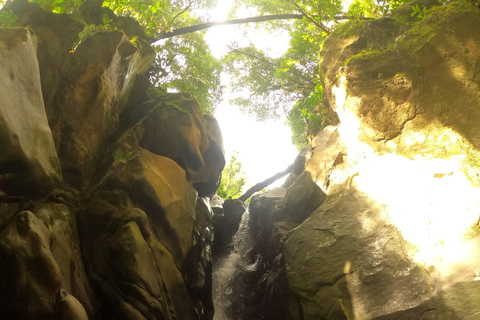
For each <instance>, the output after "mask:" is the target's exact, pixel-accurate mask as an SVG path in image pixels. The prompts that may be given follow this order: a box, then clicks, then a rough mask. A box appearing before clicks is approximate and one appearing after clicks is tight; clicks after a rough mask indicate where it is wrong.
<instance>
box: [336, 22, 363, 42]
mask: <svg viewBox="0 0 480 320" xmlns="http://www.w3.org/2000/svg"><path fill="white" fill-rule="evenodd" d="M364 23H365V20H350V21H348V22H346V23H344V24H342V25H341V26H339V27H338V28H337V29H335V33H334V35H335V36H337V37H340V38H347V37H351V36H355V35H359V34H360V32H361V31H362V27H363V25H364Z"/></svg>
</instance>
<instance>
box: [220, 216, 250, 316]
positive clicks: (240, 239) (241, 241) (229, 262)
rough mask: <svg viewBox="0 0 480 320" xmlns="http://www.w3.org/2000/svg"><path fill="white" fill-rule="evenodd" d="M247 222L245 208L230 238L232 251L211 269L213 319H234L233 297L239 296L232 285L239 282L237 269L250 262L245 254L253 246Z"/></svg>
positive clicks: (236, 302)
mask: <svg viewBox="0 0 480 320" xmlns="http://www.w3.org/2000/svg"><path fill="white" fill-rule="evenodd" d="M249 222H250V214H249V212H248V210H246V211H245V212H244V213H243V216H242V220H241V221H240V226H239V228H238V231H237V233H236V234H235V236H234V237H233V239H232V243H231V244H232V251H231V252H230V254H229V255H228V256H226V257H223V258H221V259H219V261H217V262H216V263H215V266H214V270H213V302H214V305H215V316H214V318H213V319H214V320H235V319H234V316H233V315H232V314H231V308H232V305H233V304H235V309H238V301H236V300H235V299H236V298H237V299H238V298H239V297H237V294H236V292H235V291H237V290H234V286H235V285H240V284H238V283H237V281H236V276H238V271H239V270H245V269H248V267H249V264H250V263H249V260H248V258H247V256H248V252H249V250H250V249H251V248H252V247H253V239H252V236H251V234H250V232H249ZM240 305H241V303H240ZM241 312H242V310H235V313H241Z"/></svg>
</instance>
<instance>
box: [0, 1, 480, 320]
mask: <svg viewBox="0 0 480 320" xmlns="http://www.w3.org/2000/svg"><path fill="white" fill-rule="evenodd" d="M418 3H420V4H421V5H425V6H426V9H425V11H424V12H425V13H426V14H425V16H424V17H421V18H419V17H418V16H414V15H412V14H411V7H412V4H411V3H409V4H406V5H403V6H400V7H398V8H397V9H396V10H394V11H393V12H392V13H391V14H390V15H389V16H387V17H383V18H380V19H364V20H361V19H356V20H352V21H349V22H346V23H344V24H342V25H341V26H339V27H338V28H337V29H336V30H335V31H334V32H333V33H332V34H331V35H330V36H329V37H328V39H327V40H326V42H325V45H324V47H323V48H322V50H321V52H320V57H321V62H320V66H319V68H320V74H321V81H322V85H323V95H324V99H323V103H324V105H325V108H327V109H328V110H329V119H328V123H325V125H324V126H323V128H322V130H321V131H319V132H318V133H317V132H315V133H316V134H315V135H314V137H312V139H311V141H310V143H309V144H308V145H307V146H305V147H304V148H303V149H302V150H301V151H300V152H299V154H298V156H297V158H296V159H295V162H294V163H293V165H292V167H291V171H290V173H289V175H288V177H287V179H286V181H285V182H284V183H283V185H282V186H281V187H277V188H271V189H267V190H265V191H264V192H259V193H256V194H255V195H253V196H252V198H251V199H250V203H249V205H248V208H247V206H246V205H245V204H244V202H242V201H241V200H239V199H226V200H225V201H223V200H222V199H219V197H218V196H216V194H215V192H216V190H217V188H218V186H219V184H220V178H221V174H222V170H223V168H224V167H225V157H224V145H223V140H222V135H221V132H220V128H219V124H218V122H217V120H216V119H215V118H214V117H213V116H211V115H207V114H202V108H201V106H200V104H199V103H198V102H197V101H196V100H195V99H194V98H192V96H191V95H190V94H188V93H183V92H182V93H172V92H167V91H165V90H163V89H161V88H157V87H155V85H153V84H152V82H151V81H150V79H149V78H148V77H147V76H146V73H147V70H148V69H149V68H150V66H151V64H152V63H153V61H154V59H155V55H156V53H155V50H154V49H153V48H152V46H151V45H150V44H149V42H148V41H147V39H146V36H145V34H143V33H142V32H141V31H139V30H140V29H139V28H140V26H139V25H138V23H136V22H135V21H134V20H133V19H127V18H120V17H117V18H116V19H113V20H112V24H113V25H115V28H116V29H112V30H98V31H97V32H93V33H92V34H88V35H86V36H85V37H84V38H83V39H81V41H79V39H78V34H79V33H80V32H82V30H83V26H82V24H81V23H80V22H79V21H78V20H76V19H74V17H72V16H71V15H68V14H55V13H52V12H48V11H46V10H44V9H42V8H41V7H40V6H39V5H37V4H35V3H27V2H22V1H14V2H13V3H11V4H10V5H9V6H8V7H7V9H9V10H12V12H14V13H15V15H17V16H18V18H17V21H16V24H17V26H15V27H10V28H0V146H1V153H0V296H1V297H2V299H0V314H1V315H2V316H1V317H2V319H6V320H23V319H25V320H26V319H28V320H44V319H55V320H57V319H58V320H66V319H79V320H86V319H100V320H102V319H103V320H108V319H138V320H144V319H148V320H153V319H165V320H167V319H168V320H169V319H176V320H189V319H198V320H203V319H215V320H239V319H245V320H246V319H249V320H256V319H272V320H273V319H279V320H281V319H292V320H293V319H295V320H297V319H298V320H316V319H327V320H337V319H338V320H341V319H348V320H351V319H377V320H380V319H381V320H386V319H392V320H396V319H402V320H403V319H425V320H429V319H439V320H455V319H466V320H474V319H480V281H479V280H480V255H478V252H479V249H480V235H479V231H480V226H479V221H480V160H479V159H480V152H479V148H480V129H479V128H480V127H479V126H478V123H480V9H479V8H478V7H477V6H475V4H472V3H469V2H461V1H454V2H448V3H444V4H442V5H438V6H432V4H433V3H426V2H425V1H424V2H420V1H417V2H414V3H413V5H415V4H418ZM105 10H106V9H105ZM427 10H428V11H427ZM93 18H94V17H93ZM93 18H92V19H93Z"/></svg>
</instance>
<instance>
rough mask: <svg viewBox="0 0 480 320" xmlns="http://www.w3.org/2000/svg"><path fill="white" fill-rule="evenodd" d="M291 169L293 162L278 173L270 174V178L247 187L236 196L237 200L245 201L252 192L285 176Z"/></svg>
mask: <svg viewBox="0 0 480 320" xmlns="http://www.w3.org/2000/svg"><path fill="white" fill-rule="evenodd" d="M292 169H293V163H292V164H291V165H289V166H288V168H287V169H285V170H283V171H282V172H278V173H276V174H274V175H273V176H271V177H270V178H268V179H266V180H263V181H262V182H259V183H257V184H256V185H254V186H253V187H251V188H250V189H248V190H247V192H245V193H244V194H242V196H241V197H240V198H238V200H242V201H243V202H245V201H247V199H248V198H250V197H251V196H253V194H254V193H255V192H258V191H260V190H262V189H263V188H265V187H267V186H269V185H271V184H272V183H274V182H275V181H277V180H278V179H280V178H281V177H284V176H286V175H287V174H289V173H290V172H292Z"/></svg>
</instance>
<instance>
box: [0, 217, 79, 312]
mask: <svg viewBox="0 0 480 320" xmlns="http://www.w3.org/2000/svg"><path fill="white" fill-rule="evenodd" d="M50 237H51V233H50V231H49V230H48V228H47V227H46V226H45V225H44V223H43V222H42V221H41V220H40V219H38V218H37V217H36V216H35V215H34V214H33V213H32V212H30V211H23V212H20V213H18V214H16V215H15V216H13V217H12V219H11V221H10V223H9V224H8V225H7V226H6V227H5V228H4V229H3V230H2V232H1V233H0V263H1V265H2V272H1V273H0V276H1V279H0V280H1V281H0V283H1V284H0V291H1V293H2V297H3V298H2V299H1V302H0V308H1V310H2V314H3V315H2V316H3V317H4V318H5V319H8V320H13V319H25V320H26V319H38V320H40V319H53V318H56V319H78V320H87V319H88V316H87V313H86V312H85V309H84V308H83V306H82V305H81V304H80V302H79V301H78V300H77V299H76V298H75V297H73V296H72V295H70V294H69V293H67V292H66V291H65V290H64V289H63V288H62V286H63V282H62V273H61V270H60V268H59V266H58V264H57V262H56V261H55V258H54V256H53V254H52V251H51V250H50V242H51V239H50Z"/></svg>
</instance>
